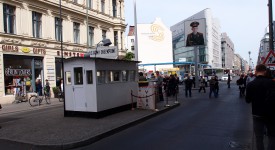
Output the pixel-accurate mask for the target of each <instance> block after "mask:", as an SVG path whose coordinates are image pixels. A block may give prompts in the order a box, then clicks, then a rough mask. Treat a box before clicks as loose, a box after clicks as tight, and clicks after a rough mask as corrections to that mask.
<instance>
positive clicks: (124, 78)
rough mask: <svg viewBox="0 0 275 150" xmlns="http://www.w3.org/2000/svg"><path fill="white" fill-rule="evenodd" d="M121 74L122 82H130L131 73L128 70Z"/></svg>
mask: <svg viewBox="0 0 275 150" xmlns="http://www.w3.org/2000/svg"><path fill="white" fill-rule="evenodd" d="M121 73H122V81H123V82H126V81H128V76H129V72H128V71H127V70H123V71H121Z"/></svg>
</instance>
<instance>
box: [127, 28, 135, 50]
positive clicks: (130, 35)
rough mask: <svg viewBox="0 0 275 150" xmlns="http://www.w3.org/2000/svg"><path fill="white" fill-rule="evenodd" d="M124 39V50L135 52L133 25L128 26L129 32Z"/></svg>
mask: <svg viewBox="0 0 275 150" xmlns="http://www.w3.org/2000/svg"><path fill="white" fill-rule="evenodd" d="M125 40H126V41H125V49H126V51H127V52H131V53H134V54H135V26H130V27H129V32H128V34H127V37H126V38H125Z"/></svg>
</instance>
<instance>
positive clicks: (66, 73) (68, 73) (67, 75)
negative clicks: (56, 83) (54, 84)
mask: <svg viewBox="0 0 275 150" xmlns="http://www.w3.org/2000/svg"><path fill="white" fill-rule="evenodd" d="M65 77H66V84H67V85H70V84H72V80H71V72H70V71H68V72H65Z"/></svg>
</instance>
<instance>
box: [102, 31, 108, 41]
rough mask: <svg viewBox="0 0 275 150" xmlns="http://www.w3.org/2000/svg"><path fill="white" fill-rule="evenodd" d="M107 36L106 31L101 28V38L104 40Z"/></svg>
mask: <svg viewBox="0 0 275 150" xmlns="http://www.w3.org/2000/svg"><path fill="white" fill-rule="evenodd" d="M106 38H107V31H106V30H102V40H105V39H106Z"/></svg>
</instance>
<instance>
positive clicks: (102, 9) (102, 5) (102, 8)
mask: <svg viewBox="0 0 275 150" xmlns="http://www.w3.org/2000/svg"><path fill="white" fill-rule="evenodd" d="M101 12H102V13H105V0H101Z"/></svg>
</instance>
